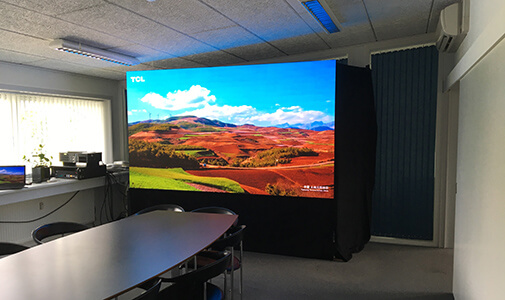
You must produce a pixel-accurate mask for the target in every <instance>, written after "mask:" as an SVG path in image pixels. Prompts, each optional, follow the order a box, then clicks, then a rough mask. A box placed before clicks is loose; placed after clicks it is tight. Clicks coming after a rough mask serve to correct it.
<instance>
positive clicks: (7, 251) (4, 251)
mask: <svg viewBox="0 0 505 300" xmlns="http://www.w3.org/2000/svg"><path fill="white" fill-rule="evenodd" d="M26 249H28V247H26V246H23V245H19V244H14V243H5V242H2V243H0V256H5V255H11V254H14V253H17V252H20V251H23V250H26Z"/></svg>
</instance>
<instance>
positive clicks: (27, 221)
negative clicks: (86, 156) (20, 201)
mask: <svg viewBox="0 0 505 300" xmlns="http://www.w3.org/2000/svg"><path fill="white" fill-rule="evenodd" d="M78 193H79V191H77V192H75V193H74V194H73V195H72V197H70V199H68V200H67V201H65V203H63V204H62V205H60V206H58V207H57V208H56V209H54V210H53V211H50V212H48V213H47V214H45V215H43V216H41V217H38V218H35V219H32V220H24V221H0V224H22V223H32V222H35V221H38V220H40V219H43V218H45V217H47V216H49V215H52V214H53V213H55V212H56V211H58V210H59V209H60V208H62V207H63V206H65V205H67V203H68V202H70V200H72V199H74V197H75V196H76V195H77V194H78Z"/></svg>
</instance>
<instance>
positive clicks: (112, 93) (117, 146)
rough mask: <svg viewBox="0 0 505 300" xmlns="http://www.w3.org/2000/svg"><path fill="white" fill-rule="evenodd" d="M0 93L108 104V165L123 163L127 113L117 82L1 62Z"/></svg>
mask: <svg viewBox="0 0 505 300" xmlns="http://www.w3.org/2000/svg"><path fill="white" fill-rule="evenodd" d="M0 89H7V90H16V91H29V92H41V93H53V94H61V95H71V96H84V97H94V98H102V99H108V100H110V103H111V111H112V113H111V123H112V129H111V130H112V131H111V132H109V135H110V143H111V145H112V153H111V155H109V158H108V161H107V163H109V162H110V163H112V161H116V160H125V150H124V138H125V136H124V133H125V132H126V131H125V130H126V129H125V128H126V125H125V124H126V123H124V122H126V121H125V118H126V117H125V116H126V115H125V114H126V111H125V109H124V107H125V105H124V96H123V91H124V88H123V89H122V88H121V85H120V82H119V81H116V80H109V79H104V78H96V77H90V76H85V75H79V74H73V73H67V72H59V71H55V70H49V69H43V68H36V67H30V66H23V65H18V64H12V63H4V62H0ZM104 159H105V158H104Z"/></svg>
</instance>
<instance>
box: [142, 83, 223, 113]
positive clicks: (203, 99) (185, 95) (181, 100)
mask: <svg viewBox="0 0 505 300" xmlns="http://www.w3.org/2000/svg"><path fill="white" fill-rule="evenodd" d="M140 100H141V101H142V102H145V103H149V104H150V105H152V106H153V107H155V108H159V109H166V110H180V109H185V108H186V109H187V108H198V107H202V106H204V105H208V104H209V103H212V102H215V101H216V96H214V95H210V90H208V89H206V88H204V87H202V86H200V85H193V86H191V87H190V88H189V90H183V91H181V90H177V91H174V92H170V93H168V94H167V95H166V97H163V96H161V95H159V94H156V93H149V94H147V95H145V96H144V97H142V99H140Z"/></svg>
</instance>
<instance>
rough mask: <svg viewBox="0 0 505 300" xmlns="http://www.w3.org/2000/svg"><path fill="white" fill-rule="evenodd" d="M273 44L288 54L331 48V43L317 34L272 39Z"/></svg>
mask: <svg viewBox="0 0 505 300" xmlns="http://www.w3.org/2000/svg"><path fill="white" fill-rule="evenodd" d="M271 44H272V45H273V46H275V47H276V48H278V49H279V50H281V51H282V52H284V53H286V54H288V55H292V54H300V53H305V52H312V51H320V50H327V49H329V48H330V47H329V45H328V44H326V42H325V41H324V40H323V39H321V38H320V37H319V36H318V35H316V34H309V35H303V36H297V37H292V38H287V39H282V40H275V41H271Z"/></svg>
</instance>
